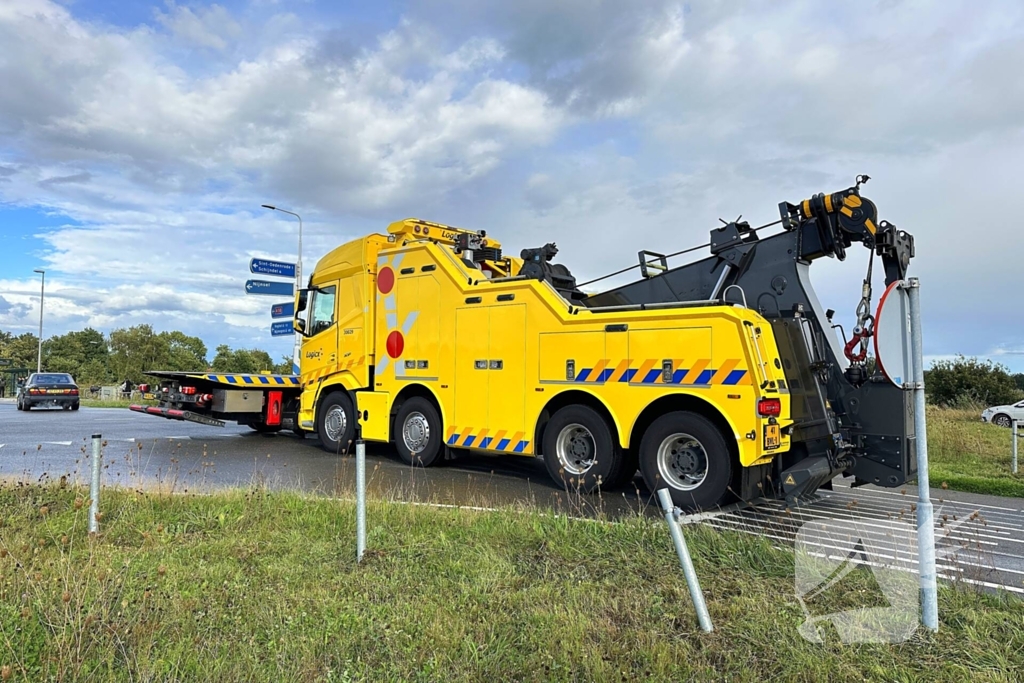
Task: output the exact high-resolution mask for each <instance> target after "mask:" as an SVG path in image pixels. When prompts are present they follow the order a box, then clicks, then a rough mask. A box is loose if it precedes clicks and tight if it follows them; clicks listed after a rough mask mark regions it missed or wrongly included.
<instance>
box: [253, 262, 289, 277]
mask: <svg viewBox="0 0 1024 683" xmlns="http://www.w3.org/2000/svg"><path fill="white" fill-rule="evenodd" d="M249 272H250V273H256V274H257V275H276V276H277V277H295V264H294V263H285V262H283V261H268V260H266V259H262V258H254V259H250V260H249Z"/></svg>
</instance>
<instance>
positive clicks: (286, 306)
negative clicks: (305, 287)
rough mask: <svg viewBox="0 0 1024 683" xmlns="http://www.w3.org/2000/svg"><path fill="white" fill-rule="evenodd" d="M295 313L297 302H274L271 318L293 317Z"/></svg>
mask: <svg viewBox="0 0 1024 683" xmlns="http://www.w3.org/2000/svg"><path fill="white" fill-rule="evenodd" d="M293 315H295V302H294V301H286V302H284V303H283V304H274V305H273V306H271V307H270V317H271V318H291V317H292V316H293Z"/></svg>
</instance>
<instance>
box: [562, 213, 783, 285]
mask: <svg viewBox="0 0 1024 683" xmlns="http://www.w3.org/2000/svg"><path fill="white" fill-rule="evenodd" d="M780 223H782V219H779V220H777V221H772V222H771V223H765V224H764V225H760V226H758V227H756V228H754V229H753V230H751V232H758V231H760V230H764V229H766V228H770V227H772V226H773V225H779V224H780ZM710 246H711V242H708V243H707V244H699V245H697V246H696V247H690V248H689V249H683V250H682V251H677V252H675V253H673V254H665V258H666V259H670V258H675V257H676V256H682V255H683V254H689V253H690V252H693V251H697V250H699V249H705V248H707V247H710ZM639 267H640V264H639V263H638V264H636V265H634V266H630V267H629V268H623V269H622V270H617V271H615V272H614V273H609V274H608V275H602V276H601V277H599V278H595V279H593V280H588V281H587V282H581V283H580V284H578V285H576V286H577V287H586V286H587V285H592V284H594V283H595V282H600V281H601V280H607V279H608V278H610V277H615V276H616V275H622V274H623V273H628V272H629V271H631V270H633V269H635V268H639Z"/></svg>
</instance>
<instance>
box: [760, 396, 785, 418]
mask: <svg viewBox="0 0 1024 683" xmlns="http://www.w3.org/2000/svg"><path fill="white" fill-rule="evenodd" d="M757 412H758V414H759V415H761V417H778V416H779V415H781V414H782V401H781V400H779V399H777V398H762V399H761V400H760V401H758V402H757Z"/></svg>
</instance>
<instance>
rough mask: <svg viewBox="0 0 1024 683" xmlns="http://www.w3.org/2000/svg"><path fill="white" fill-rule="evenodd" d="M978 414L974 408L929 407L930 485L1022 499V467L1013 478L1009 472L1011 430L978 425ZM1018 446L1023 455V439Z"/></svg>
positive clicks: (1023, 494) (1023, 495)
mask: <svg viewBox="0 0 1024 683" xmlns="http://www.w3.org/2000/svg"><path fill="white" fill-rule="evenodd" d="M980 414H981V409H979V408H977V407H976V406H974V407H967V408H939V407H931V406H930V407H929V408H928V448H929V456H930V461H931V480H932V485H933V486H935V485H942V484H943V483H944V484H945V485H946V486H947V487H948V488H951V489H954V490H958V491H970V492H974V493H988V494H992V495H1000V496H1021V497H1024V468H1021V470H1020V472H1019V473H1018V474H1016V475H1014V474H1012V471H1011V469H1010V460H1011V453H1012V448H1013V441H1012V435H1011V432H1010V430H1009V429H1005V428H1001V427H996V426H995V425H991V424H985V423H983V422H981V418H980ZM1019 447H1020V451H1021V456H1024V439H1022V440H1021V443H1020V444H1019ZM1021 459H1022V460H1024V457H1022V458H1021Z"/></svg>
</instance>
